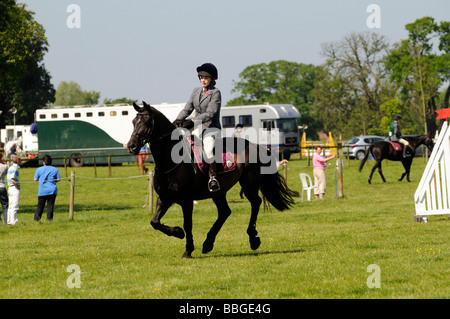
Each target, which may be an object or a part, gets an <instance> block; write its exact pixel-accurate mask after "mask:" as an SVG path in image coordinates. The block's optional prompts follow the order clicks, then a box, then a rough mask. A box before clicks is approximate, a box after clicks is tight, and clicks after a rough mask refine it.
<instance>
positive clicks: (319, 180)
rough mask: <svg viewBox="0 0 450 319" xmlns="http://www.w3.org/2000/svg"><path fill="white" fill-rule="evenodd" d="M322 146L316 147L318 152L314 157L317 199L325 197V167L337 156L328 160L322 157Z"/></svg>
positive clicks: (315, 193)
mask: <svg viewBox="0 0 450 319" xmlns="http://www.w3.org/2000/svg"><path fill="white" fill-rule="evenodd" d="M321 153H322V146H320V145H318V146H316V152H315V153H314V157H313V172H314V185H316V186H318V188H314V195H315V197H316V199H318V198H320V199H323V197H324V195H325V189H326V187H327V180H326V177H325V167H326V165H327V162H328V161H329V160H332V159H333V158H335V157H336V155H331V156H330V157H328V158H325V157H322V155H321Z"/></svg>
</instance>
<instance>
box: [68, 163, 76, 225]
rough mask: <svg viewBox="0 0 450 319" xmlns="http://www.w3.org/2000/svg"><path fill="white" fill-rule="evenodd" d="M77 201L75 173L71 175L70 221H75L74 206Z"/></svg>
mask: <svg viewBox="0 0 450 319" xmlns="http://www.w3.org/2000/svg"><path fill="white" fill-rule="evenodd" d="M74 201H75V172H74V171H72V172H71V173H70V203H69V220H73V206H74Z"/></svg>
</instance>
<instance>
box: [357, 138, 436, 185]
mask: <svg viewBox="0 0 450 319" xmlns="http://www.w3.org/2000/svg"><path fill="white" fill-rule="evenodd" d="M404 139H405V140H407V141H408V146H406V145H403V146H402V145H400V144H399V143H396V142H391V141H381V142H377V143H374V144H372V145H371V146H370V147H369V149H368V150H367V151H366V154H365V156H364V158H363V160H362V161H361V164H360V165H359V171H360V172H361V170H362V169H363V167H364V164H365V163H366V161H367V158H368V157H369V155H370V154H372V156H373V158H374V159H375V165H374V166H373V167H372V170H371V172H370V176H369V180H368V182H369V184H370V183H371V182H372V175H373V173H374V172H375V169H378V173H379V174H380V176H381V179H382V180H383V182H385V183H386V179H385V178H384V175H383V171H382V170H381V162H382V161H383V160H384V159H388V160H391V161H401V162H402V164H403V167H404V168H405V172H404V173H403V174H402V176H401V177H400V179H399V181H402V180H403V178H404V177H405V176H406V180H407V181H408V182H410V179H409V173H410V170H411V164H412V161H413V158H414V154H415V150H416V149H417V147H418V146H419V145H422V144H423V145H425V146H426V147H428V149H429V150H430V152H431V151H432V150H433V147H434V142H433V139H432V138H431V137H430V134H427V135H419V136H413V137H404ZM406 147H408V148H411V152H410V153H409V154H407V153H404V148H406ZM405 154H406V155H405Z"/></svg>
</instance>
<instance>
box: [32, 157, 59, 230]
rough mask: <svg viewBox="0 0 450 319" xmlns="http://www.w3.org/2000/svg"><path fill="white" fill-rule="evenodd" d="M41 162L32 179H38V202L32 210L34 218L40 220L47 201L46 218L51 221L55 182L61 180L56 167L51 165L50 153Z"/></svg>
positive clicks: (56, 189)
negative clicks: (41, 164) (33, 210)
mask: <svg viewBox="0 0 450 319" xmlns="http://www.w3.org/2000/svg"><path fill="white" fill-rule="evenodd" d="M42 162H43V164H44V166H41V167H39V168H38V169H37V170H36V173H35V174H34V181H35V182H37V181H39V189H38V203H37V206H36V211H35V212H34V220H35V221H39V220H41V216H42V213H43V211H44V206H45V203H47V220H48V221H52V220H53V209H54V207H55V200H56V195H57V194H58V188H57V187H56V183H57V182H59V181H60V180H61V176H60V175H59V171H58V169H57V168H56V167H53V166H52V158H51V156H50V155H45V156H44V158H43V160H42Z"/></svg>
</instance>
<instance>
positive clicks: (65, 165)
mask: <svg viewBox="0 0 450 319" xmlns="http://www.w3.org/2000/svg"><path fill="white" fill-rule="evenodd" d="M64 171H65V172H66V178H67V161H66V157H65V156H64Z"/></svg>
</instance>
